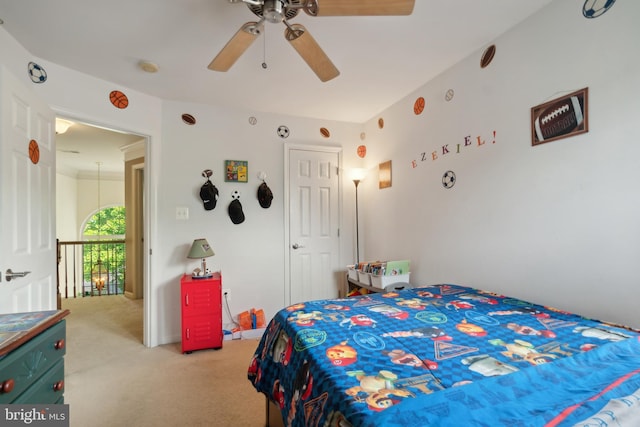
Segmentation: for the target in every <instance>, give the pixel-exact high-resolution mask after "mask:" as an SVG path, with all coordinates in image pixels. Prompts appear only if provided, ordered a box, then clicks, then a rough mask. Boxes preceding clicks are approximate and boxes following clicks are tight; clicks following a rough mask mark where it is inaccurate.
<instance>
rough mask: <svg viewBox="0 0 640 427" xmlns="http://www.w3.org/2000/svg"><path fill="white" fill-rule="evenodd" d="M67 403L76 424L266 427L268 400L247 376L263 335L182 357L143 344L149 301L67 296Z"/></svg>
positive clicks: (175, 348)
mask: <svg viewBox="0 0 640 427" xmlns="http://www.w3.org/2000/svg"><path fill="white" fill-rule="evenodd" d="M62 308H65V309H69V310H70V312H71V314H70V315H69V316H67V318H66V320H67V353H66V356H65V403H68V404H69V417H70V425H71V427H86V426H92V427H102V426H105V427H107V426H108V427H113V426H136V427H145V426H221V427H227V426H229V427H231V426H233V427H235V426H242V427H262V426H264V425H265V418H264V413H265V400H264V397H263V395H262V394H259V393H258V392H256V391H255V389H254V388H253V386H252V385H251V383H250V382H249V380H248V379H247V367H248V366H249V362H250V360H251V356H252V355H253V351H254V350H255V348H256V346H257V344H258V340H257V339H249V340H231V341H224V343H223V348H222V349H220V350H200V351H195V352H193V353H191V354H182V353H181V350H180V343H175V344H168V345H163V346H159V347H155V348H146V347H144V346H143V345H142V300H130V299H128V298H126V297H124V296H102V297H91V298H77V299H70V300H63V302H62Z"/></svg>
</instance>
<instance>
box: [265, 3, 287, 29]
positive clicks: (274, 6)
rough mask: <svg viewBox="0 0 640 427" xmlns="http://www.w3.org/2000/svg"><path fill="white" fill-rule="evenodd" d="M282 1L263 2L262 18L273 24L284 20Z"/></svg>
mask: <svg viewBox="0 0 640 427" xmlns="http://www.w3.org/2000/svg"><path fill="white" fill-rule="evenodd" d="M284 14H285V9H284V1H283V0H264V6H263V9H262V17H263V18H264V19H266V20H267V21H269V22H271V23H273V24H279V23H280V22H282V21H283V20H284Z"/></svg>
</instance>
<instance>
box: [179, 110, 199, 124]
mask: <svg viewBox="0 0 640 427" xmlns="http://www.w3.org/2000/svg"><path fill="white" fill-rule="evenodd" d="M182 121H183V122H185V123H186V124H188V125H190V126H193V125H195V124H196V118H195V117H193V116H192V115H191V114H187V113H184V114H183V115H182Z"/></svg>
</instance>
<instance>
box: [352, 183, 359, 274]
mask: <svg viewBox="0 0 640 427" xmlns="http://www.w3.org/2000/svg"><path fill="white" fill-rule="evenodd" d="M353 183H354V184H355V185H356V268H357V265H358V264H359V263H360V230H359V226H358V225H359V224H358V184H360V180H359V179H354V180H353Z"/></svg>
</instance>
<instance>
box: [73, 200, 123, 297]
mask: <svg viewBox="0 0 640 427" xmlns="http://www.w3.org/2000/svg"><path fill="white" fill-rule="evenodd" d="M125 231H126V221H125V208H124V206H114V207H109V208H104V209H101V210H100V211H98V212H96V213H95V214H94V215H93V216H92V217H91V218H89V221H87V224H86V226H85V229H84V230H83V236H84V240H94V241H95V240H115V239H124V236H125ZM83 248H84V249H83V254H82V257H83V272H84V281H85V283H89V282H91V279H92V278H91V271H92V269H93V268H94V266H95V265H96V264H97V262H98V260H100V261H101V262H102V265H103V267H104V268H105V270H106V271H107V272H109V284H116V285H117V286H118V288H119V289H120V290H122V289H123V287H124V272H125V251H124V244H116V245H113V244H105V243H96V244H92V245H84V246H83Z"/></svg>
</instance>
